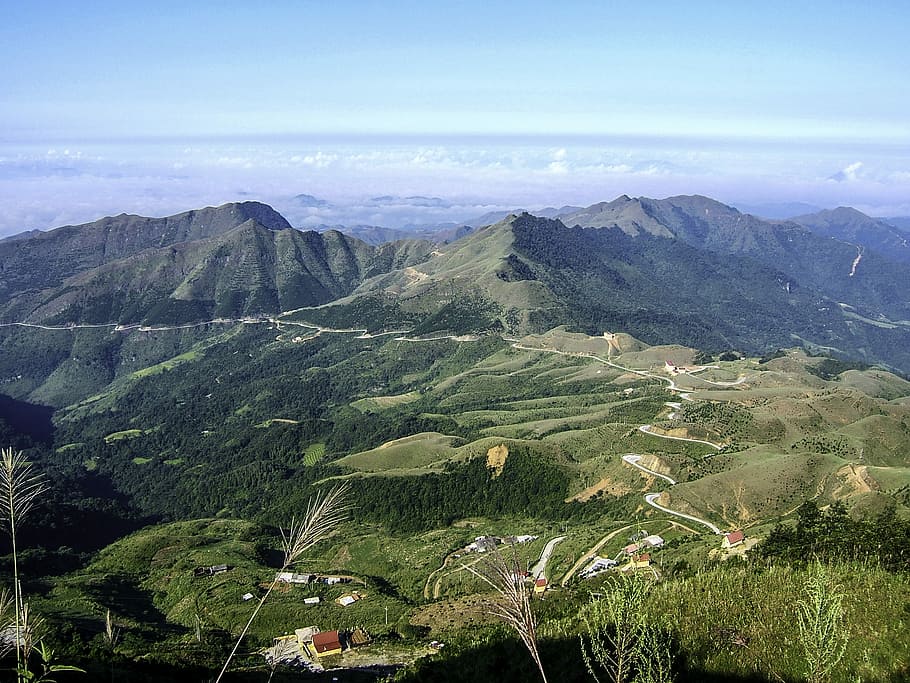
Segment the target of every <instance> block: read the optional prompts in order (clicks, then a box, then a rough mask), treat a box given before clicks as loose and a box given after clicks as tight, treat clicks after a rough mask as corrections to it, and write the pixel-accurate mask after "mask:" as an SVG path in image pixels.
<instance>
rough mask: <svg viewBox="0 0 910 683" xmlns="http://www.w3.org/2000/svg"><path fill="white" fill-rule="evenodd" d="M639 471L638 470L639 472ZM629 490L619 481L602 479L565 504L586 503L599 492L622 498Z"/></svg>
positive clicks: (568, 499) (627, 486)
mask: <svg viewBox="0 0 910 683" xmlns="http://www.w3.org/2000/svg"><path fill="white" fill-rule="evenodd" d="M640 471H641V470H639V472H640ZM642 474H645V473H644V472H642ZM631 490H632V489H631V488H630V487H629V485H628V484H624V483H623V482H621V481H614V480H612V479H610V478H609V477H604V478H603V479H601V480H600V481H598V482H597V483H596V484H592V485H591V486H589V487H588V488H586V489H584V490H583V491H579V492H578V493H576V494H575V495H574V496H572V497H570V498H566V502H567V503H571V502H573V501H578V502H579V503H586V502H587V501H589V500H591V498H593V497H594V496H596V495H597V494H598V493H600V492H601V491H602V492H604V493H605V494H607V495H609V496H623V495H625V494H627V493H629V492H630V491H631Z"/></svg>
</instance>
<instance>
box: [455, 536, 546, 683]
mask: <svg viewBox="0 0 910 683" xmlns="http://www.w3.org/2000/svg"><path fill="white" fill-rule="evenodd" d="M463 566H464V568H465V569H467V570H468V571H469V572H471V573H472V574H473V575H474V576H476V577H477V578H479V579H481V580H482V581H483V582H484V583H486V584H487V585H488V586H490V587H491V588H492V589H493V590H495V591H496V592H497V593H498V594H499V596H500V598H501V599H500V600H498V601H495V602H494V601H487V602H486V605H485V609H484V611H486V612H487V614H490V615H492V616H494V617H496V618H498V619H501V620H502V621H504V622H505V623H506V624H508V625H509V626H511V627H512V629H513V630H514V631H515V632H516V633H518V637H519V638H521V642H522V643H524V646H525V647H526V648H527V649H528V652H529V653H530V654H531V659H533V660H534V664H536V665H537V670H538V671H540V677H541V679H543V683H547V674H546V672H545V671H544V668H543V662H542V661H541V659H540V652H539V651H538V649H537V620H536V618H535V617H534V612H533V611H532V610H531V595H530V591H529V590H528V585H527V582H526V581H525V576H524V571H523V570H522V567H521V563H520V562H519V560H518V558H517V557H516V556H515V555H514V554H513V555H512V557H511V558H509V559H506V558H505V557H503V556H502V553H500V552H499V550H493V551H491V552H490V553H489V555H488V556H487V557H485V558H484V560H483V562H482V563H481V567H482V568H481V569H480V570H478V569H475V568H474V567H473V566H471V565H463Z"/></svg>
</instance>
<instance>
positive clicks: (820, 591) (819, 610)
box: [797, 562, 847, 683]
mask: <svg viewBox="0 0 910 683" xmlns="http://www.w3.org/2000/svg"><path fill="white" fill-rule="evenodd" d="M843 600H844V594H843V591H842V590H841V587H840V586H838V585H837V584H836V583H835V581H834V579H833V577H832V576H831V575H830V573H829V571H828V570H827V569H826V568H825V566H824V565H823V564H821V563H820V562H816V563H815V564H814V565H812V566H811V567H810V568H809V575H808V577H807V578H806V583H805V585H804V587H803V597H802V598H801V599H800V600H799V602H798V603H797V606H798V609H799V611H798V614H799V639H800V642H801V643H802V646H803V652H804V653H805V656H806V678H807V679H808V681H809V683H824V682H825V681H828V680H829V679H830V678H831V673H832V672H833V671H834V669H835V668H836V667H837V665H838V664H839V663H840V661H841V659H842V658H843V656H844V652H845V651H846V649H847V630H846V628H845V626H844V608H843Z"/></svg>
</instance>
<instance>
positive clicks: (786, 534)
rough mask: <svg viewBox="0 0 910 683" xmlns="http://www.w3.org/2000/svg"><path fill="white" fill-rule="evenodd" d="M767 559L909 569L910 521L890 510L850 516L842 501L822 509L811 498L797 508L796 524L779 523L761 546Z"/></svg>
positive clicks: (896, 569) (899, 569) (897, 569)
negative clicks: (847, 562)
mask: <svg viewBox="0 0 910 683" xmlns="http://www.w3.org/2000/svg"><path fill="white" fill-rule="evenodd" d="M761 552H762V554H763V555H764V556H765V557H768V558H783V559H785V560H787V561H790V562H806V561H809V560H812V559H814V558H822V559H826V560H859V561H863V560H865V561H872V562H876V563H879V564H881V565H882V566H883V567H884V568H886V569H890V570H894V571H910V520H906V519H901V518H899V517H897V516H896V515H895V514H894V511H893V509H889V510H888V511H886V512H884V513H882V514H880V515H879V516H877V517H867V518H862V519H858V520H855V519H851V518H850V516H849V515H848V514H847V509H846V508H845V507H844V505H843V504H842V503H839V502H838V503H834V504H832V505H831V506H830V507H829V508H828V509H827V510H825V511H821V510H819V508H818V505H817V504H816V503H815V502H814V501H807V502H805V503H803V504H802V505H801V506H800V508H799V510H797V521H796V525H795V526H794V525H785V524H783V523H780V524H778V525H777V526H776V527H775V528H774V529H773V531H772V532H771V534H770V535H769V536H768V538H767V539H766V540H765V541H764V543H762V545H761Z"/></svg>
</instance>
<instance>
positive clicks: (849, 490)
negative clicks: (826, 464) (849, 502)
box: [831, 464, 880, 498]
mask: <svg viewBox="0 0 910 683" xmlns="http://www.w3.org/2000/svg"><path fill="white" fill-rule="evenodd" d="M836 474H837V478H838V479H839V480H840V486H838V488H836V489H835V490H834V491H832V492H831V495H832V497H834V498H847V497H849V496H854V495H857V494H860V493H871V492H872V491H878V490H879V488H880V487H879V485H878V482H877V481H875V479H873V478H872V476H871V475H870V474H869V470H868V468H867V467H866V466H865V465H853V464H849V465H844V466H843V467H841V468H840V469H839V470H838V471H837V472H836Z"/></svg>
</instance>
